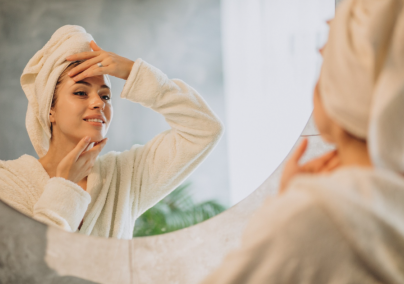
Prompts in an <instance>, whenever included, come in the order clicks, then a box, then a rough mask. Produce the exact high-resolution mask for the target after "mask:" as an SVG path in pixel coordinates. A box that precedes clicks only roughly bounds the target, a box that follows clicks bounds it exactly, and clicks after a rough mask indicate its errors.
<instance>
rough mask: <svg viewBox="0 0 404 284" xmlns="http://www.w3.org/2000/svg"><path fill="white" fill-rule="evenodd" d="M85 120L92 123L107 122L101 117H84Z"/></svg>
mask: <svg viewBox="0 0 404 284" xmlns="http://www.w3.org/2000/svg"><path fill="white" fill-rule="evenodd" d="M83 120H84V121H87V122H92V123H97V124H98V123H101V124H105V122H104V121H102V120H101V119H97V118H89V119H83Z"/></svg>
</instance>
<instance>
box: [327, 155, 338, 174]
mask: <svg viewBox="0 0 404 284" xmlns="http://www.w3.org/2000/svg"><path fill="white" fill-rule="evenodd" d="M340 163H341V161H340V160H339V158H338V157H337V156H336V157H335V158H334V159H332V160H331V161H329V162H328V163H327V165H326V166H325V167H324V171H326V172H329V171H332V170H334V169H336V168H337V167H339V165H340Z"/></svg>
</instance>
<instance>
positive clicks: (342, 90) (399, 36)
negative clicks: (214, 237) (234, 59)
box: [204, 0, 404, 284]
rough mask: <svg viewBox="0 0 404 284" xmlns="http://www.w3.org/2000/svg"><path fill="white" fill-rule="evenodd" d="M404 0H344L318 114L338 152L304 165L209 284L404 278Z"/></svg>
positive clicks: (288, 172)
mask: <svg viewBox="0 0 404 284" xmlns="http://www.w3.org/2000/svg"><path fill="white" fill-rule="evenodd" d="M403 39H404V2H403V1H402V0H344V1H343V2H342V3H341V4H340V6H339V7H338V9H337V11H336V16H335V19H334V20H333V21H332V22H331V25H330V34H329V39H328V42H327V44H326V46H325V48H324V50H323V51H322V53H323V57H324V61H323V66H322V70H321V74H320V78H319V81H318V83H317V86H316V88H315V91H314V119H315V123H316V124H317V127H318V130H319V132H320V134H321V137H322V138H323V139H324V140H325V141H327V142H330V143H333V144H334V145H335V146H336V150H335V151H333V152H330V153H327V154H326V155H324V156H322V157H320V158H317V159H316V160H313V161H311V162H308V163H307V164H305V165H300V164H299V163H298V162H299V160H300V158H301V157H302V155H303V153H304V152H305V148H306V146H307V140H304V141H303V143H302V144H301V145H300V147H299V148H298V149H297V151H296V152H295V153H294V154H293V155H292V158H291V159H290V160H288V162H287V163H286V166H285V169H284V172H283V176H282V179H281V188H280V191H281V194H280V196H278V197H277V198H275V199H268V200H267V201H266V202H265V204H264V206H263V207H262V208H260V210H258V212H257V213H256V214H254V217H253V218H252V219H251V222H250V224H249V226H248V227H247V229H246V233H245V235H244V238H243V243H242V245H241V248H240V249H238V250H237V251H235V252H233V253H231V254H230V255H229V256H228V257H227V258H226V259H225V260H224V262H223V264H222V265H221V267H219V269H218V270H217V271H216V272H215V273H214V274H212V275H211V276H210V277H208V279H206V280H205V282H204V283H209V284H214V283H220V284H228V283H254V284H260V283H404V254H403V252H404V175H403V173H404V147H403V145H404V40H403Z"/></svg>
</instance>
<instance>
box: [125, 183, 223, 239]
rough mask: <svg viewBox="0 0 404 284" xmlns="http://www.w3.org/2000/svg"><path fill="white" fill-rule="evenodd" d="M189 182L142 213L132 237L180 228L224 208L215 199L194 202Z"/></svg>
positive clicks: (193, 223)
mask: <svg viewBox="0 0 404 284" xmlns="http://www.w3.org/2000/svg"><path fill="white" fill-rule="evenodd" d="M190 185H191V183H189V182H188V183H185V184H182V185H180V186H178V187H177V188H176V189H175V190H174V191H173V192H171V193H170V194H169V195H167V196H166V197H165V198H164V199H162V200H161V201H160V202H158V203H157V204H156V205H155V206H153V207H152V208H150V209H149V210H147V211H146V212H145V213H143V214H142V215H141V216H140V217H139V218H138V219H137V220H136V224H135V229H134V231H133V237H142V236H153V235H159V234H164V233H168V232H173V231H176V230H180V229H183V228H186V227H189V226H192V225H195V224H198V223H200V222H203V221H205V220H207V219H209V218H212V217H213V216H215V215H217V214H219V213H221V212H223V211H225V210H226V207H225V206H224V205H222V204H220V203H219V202H217V201H215V200H209V201H205V202H202V203H199V204H195V202H194V200H193V198H192V195H191V191H190Z"/></svg>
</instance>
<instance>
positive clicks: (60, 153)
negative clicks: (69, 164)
mask: <svg viewBox="0 0 404 284" xmlns="http://www.w3.org/2000/svg"><path fill="white" fill-rule="evenodd" d="M76 144H77V143H76ZM76 144H75V143H74V142H71V141H69V140H68V139H56V138H54V139H52V140H51V142H50V145H49V150H48V152H47V153H46V155H45V156H43V157H42V158H40V159H39V160H38V161H39V162H40V163H41V164H42V166H43V168H44V169H45V171H46V172H47V173H48V175H49V177H50V178H52V177H55V176H56V169H57V167H58V165H59V163H60V161H62V160H63V159H64V158H65V157H66V155H67V154H69V153H70V152H71V151H72V150H73V149H74V147H76Z"/></svg>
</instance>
